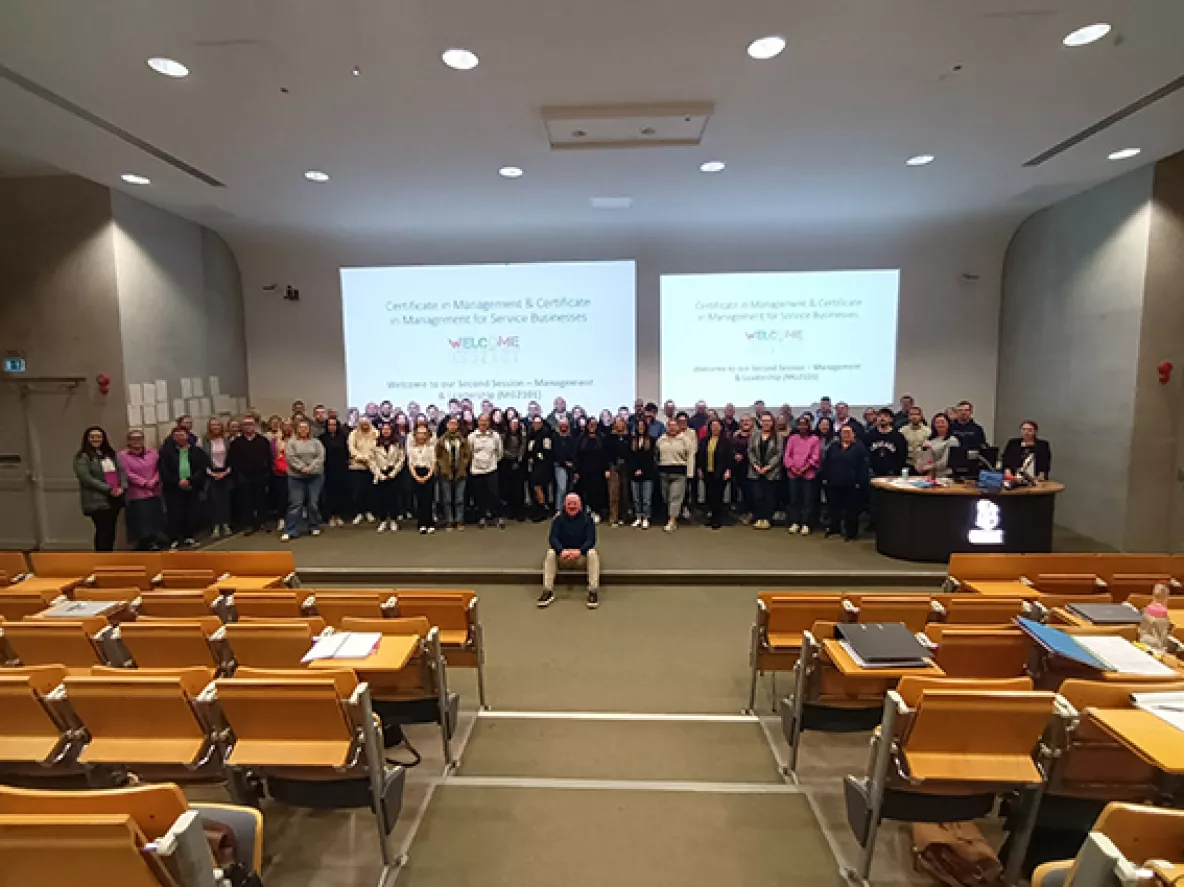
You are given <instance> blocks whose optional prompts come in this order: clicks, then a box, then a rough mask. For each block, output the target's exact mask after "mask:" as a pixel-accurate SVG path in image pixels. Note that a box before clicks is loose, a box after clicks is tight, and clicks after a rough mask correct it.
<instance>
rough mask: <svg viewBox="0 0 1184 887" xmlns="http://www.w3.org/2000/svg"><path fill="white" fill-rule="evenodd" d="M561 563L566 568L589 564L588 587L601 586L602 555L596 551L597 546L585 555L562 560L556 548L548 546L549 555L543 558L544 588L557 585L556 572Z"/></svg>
mask: <svg viewBox="0 0 1184 887" xmlns="http://www.w3.org/2000/svg"><path fill="white" fill-rule="evenodd" d="M560 564H562V565H563V569H565V570H572V569H578V568H580V567H583V566H585V565H587V568H588V587H589V588H600V555H599V554H597V553H596V549H595V548H589V549H588V554H587V555H586V556H585V557H581V558H577V559H576V560H574V561H561V560H559V555H558V554H557V553H556V552H555V549H554V548H548V549H547V556H546V557H545V558H543V588H554V587H555V573H556V572H557V571H558V570H559V566H560Z"/></svg>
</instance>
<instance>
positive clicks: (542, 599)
mask: <svg viewBox="0 0 1184 887" xmlns="http://www.w3.org/2000/svg"><path fill="white" fill-rule="evenodd" d="M553 603H555V592H554V590H552V589H550V588H544V589H543V593H542V594H540V595H539V599H538V600H537V601H535V606H536V607H549V606H551V604H553Z"/></svg>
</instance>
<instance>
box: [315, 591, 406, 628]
mask: <svg viewBox="0 0 1184 887" xmlns="http://www.w3.org/2000/svg"><path fill="white" fill-rule="evenodd" d="M301 592H302V593H304V594H307V595H309V596H310V597H311V606H312V608H313V609H314V610H315V611H316V615H318V616H320V617H321V618H322V619H324V620H325V623H326V624H327V625H331V626H333V628H340V627H341V620H342V619H344V618H345V617H347V616H354V617H357V618H362V619H382V618H383V617H384V616H385V615H386V613H387V612H388V611H389V612H391V613H393V612H394V597H393V595H394V592H393V591H391V590H389V589H374V590H370V589H364V590H360V591H354V590H352V589H351V590H349V591H312V590H310V589H307V588H302V589H301Z"/></svg>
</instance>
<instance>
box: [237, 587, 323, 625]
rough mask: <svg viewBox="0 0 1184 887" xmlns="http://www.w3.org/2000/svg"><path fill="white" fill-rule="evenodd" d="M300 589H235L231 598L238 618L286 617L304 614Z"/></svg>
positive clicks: (296, 616) (302, 596)
mask: <svg viewBox="0 0 1184 887" xmlns="http://www.w3.org/2000/svg"><path fill="white" fill-rule="evenodd" d="M305 597H306V595H305V594H304V593H303V592H302V591H292V590H278V589H277V590H276V591H236V592H235V593H234V597H233V600H232V606H233V608H234V612H235V613H237V614H238V616H239V618H244V617H251V618H254V619H277V618H278V619H288V618H292V619H295V618H299V617H301V616H304V615H305V613H304V609H303V603H304V598H305Z"/></svg>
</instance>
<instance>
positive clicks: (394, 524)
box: [386, 520, 399, 533]
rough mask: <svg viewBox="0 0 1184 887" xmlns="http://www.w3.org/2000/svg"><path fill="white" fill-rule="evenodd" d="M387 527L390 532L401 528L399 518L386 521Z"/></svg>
mask: <svg viewBox="0 0 1184 887" xmlns="http://www.w3.org/2000/svg"><path fill="white" fill-rule="evenodd" d="M386 529H387V532H388V533H394V532H396V531H397V530H398V529H399V522H398V521H397V520H388V521H387V522H386Z"/></svg>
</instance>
